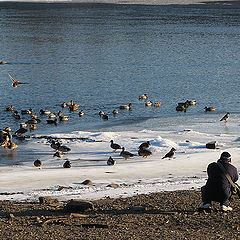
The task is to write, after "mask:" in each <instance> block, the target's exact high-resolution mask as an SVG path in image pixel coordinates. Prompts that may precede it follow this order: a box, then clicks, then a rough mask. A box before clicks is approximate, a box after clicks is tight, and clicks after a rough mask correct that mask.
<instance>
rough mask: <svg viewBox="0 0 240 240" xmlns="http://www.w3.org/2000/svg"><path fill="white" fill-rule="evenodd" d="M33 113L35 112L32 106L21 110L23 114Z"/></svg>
mask: <svg viewBox="0 0 240 240" xmlns="http://www.w3.org/2000/svg"><path fill="white" fill-rule="evenodd" d="M32 113H33V109H32V108H29V109H23V110H21V114H30V115H31V114H32Z"/></svg>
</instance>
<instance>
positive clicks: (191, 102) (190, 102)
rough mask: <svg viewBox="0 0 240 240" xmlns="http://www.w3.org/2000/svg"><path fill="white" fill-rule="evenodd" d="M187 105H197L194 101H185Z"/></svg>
mask: <svg viewBox="0 0 240 240" xmlns="http://www.w3.org/2000/svg"><path fill="white" fill-rule="evenodd" d="M187 103H188V104H189V105H190V106H194V105H196V104H197V101H196V100H195V99H194V100H187Z"/></svg>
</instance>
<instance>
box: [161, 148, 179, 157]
mask: <svg viewBox="0 0 240 240" xmlns="http://www.w3.org/2000/svg"><path fill="white" fill-rule="evenodd" d="M175 152H176V149H175V148H172V149H171V150H170V152H168V153H167V154H166V155H165V156H164V157H162V159H164V158H173V156H174V154H175Z"/></svg>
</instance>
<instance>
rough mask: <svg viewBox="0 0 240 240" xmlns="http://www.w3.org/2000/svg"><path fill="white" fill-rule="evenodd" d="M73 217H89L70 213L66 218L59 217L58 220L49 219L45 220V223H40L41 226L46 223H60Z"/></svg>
mask: <svg viewBox="0 0 240 240" xmlns="http://www.w3.org/2000/svg"><path fill="white" fill-rule="evenodd" d="M73 217H78V218H87V217H89V215H86V214H79V213H71V214H70V215H69V216H67V217H59V218H50V219H47V220H46V221H45V222H43V223H42V225H45V224H48V223H52V222H61V221H67V220H69V219H71V218H73Z"/></svg>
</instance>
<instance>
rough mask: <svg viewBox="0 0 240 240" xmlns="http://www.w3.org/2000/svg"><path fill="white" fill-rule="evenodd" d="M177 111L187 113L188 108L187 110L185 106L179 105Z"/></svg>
mask: <svg viewBox="0 0 240 240" xmlns="http://www.w3.org/2000/svg"><path fill="white" fill-rule="evenodd" d="M176 111H179V112H186V111H187V108H186V107H185V106H184V105H177V107H176Z"/></svg>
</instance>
